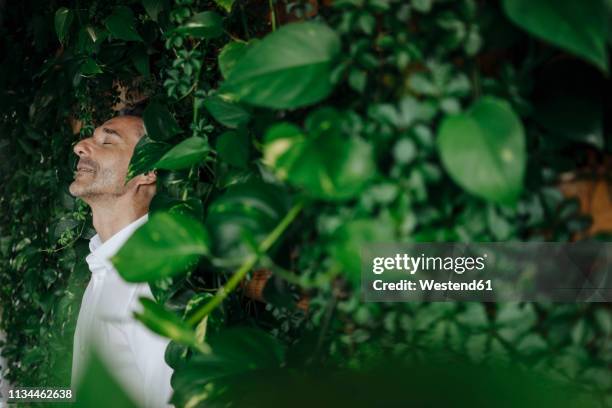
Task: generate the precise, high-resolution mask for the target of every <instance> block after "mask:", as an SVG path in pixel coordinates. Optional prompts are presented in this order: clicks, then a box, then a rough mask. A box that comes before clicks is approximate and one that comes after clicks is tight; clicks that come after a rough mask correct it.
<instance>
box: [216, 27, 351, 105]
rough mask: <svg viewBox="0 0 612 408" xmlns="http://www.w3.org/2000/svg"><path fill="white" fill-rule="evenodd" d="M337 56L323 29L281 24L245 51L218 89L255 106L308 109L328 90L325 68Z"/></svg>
mask: <svg viewBox="0 0 612 408" xmlns="http://www.w3.org/2000/svg"><path fill="white" fill-rule="evenodd" d="M339 52H340V39H339V37H338V35H337V34H336V33H335V32H334V31H333V30H332V29H331V28H329V27H328V26H326V25H324V24H321V23H313V22H303V23H292V24H287V25H285V26H283V27H281V28H280V29H278V30H277V31H275V32H273V33H271V34H268V35H267V36H266V37H265V38H264V39H263V40H261V41H259V42H258V43H257V44H254V45H253V46H252V47H249V50H248V51H247V52H246V53H245V54H244V56H243V57H242V58H240V60H238V62H237V63H236V65H235V66H234V67H233V69H232V70H231V72H230V74H229V77H228V78H227V80H226V82H225V83H224V84H223V85H222V88H221V90H222V92H227V93H229V94H232V95H234V96H235V97H237V98H238V99H240V100H243V101H245V102H248V103H250V104H253V105H256V106H264V107H269V108H276V109H286V108H297V107H300V106H306V105H311V104H313V103H316V102H318V101H320V100H321V99H323V98H325V97H326V96H328V95H329V94H330V92H331V91H332V81H331V70H332V68H333V67H334V64H335V58H336V56H337V55H338V53H339Z"/></svg>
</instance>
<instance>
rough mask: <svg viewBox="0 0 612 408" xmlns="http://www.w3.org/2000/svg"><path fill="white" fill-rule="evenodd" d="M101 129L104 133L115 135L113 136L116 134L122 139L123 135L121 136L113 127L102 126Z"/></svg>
mask: <svg viewBox="0 0 612 408" xmlns="http://www.w3.org/2000/svg"><path fill="white" fill-rule="evenodd" d="M102 131H103V132H104V133H106V134H109V135H115V136H118V137H120V138H122V139H123V136H121V134H120V133H119V132H117V131H116V130H115V129H111V128H107V127H104V128H102Z"/></svg>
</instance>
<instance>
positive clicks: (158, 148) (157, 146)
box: [126, 136, 171, 181]
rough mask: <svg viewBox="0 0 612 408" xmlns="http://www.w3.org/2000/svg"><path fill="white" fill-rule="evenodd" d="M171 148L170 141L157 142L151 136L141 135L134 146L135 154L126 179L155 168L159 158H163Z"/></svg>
mask: <svg viewBox="0 0 612 408" xmlns="http://www.w3.org/2000/svg"><path fill="white" fill-rule="evenodd" d="M170 148H171V145H169V144H168V143H163V142H156V141H155V140H152V139H151V138H149V136H143V137H141V138H140V140H139V141H138V144H137V145H136V147H135V148H134V154H133V155H132V158H131V160H130V165H129V167H128V173H127V177H126V181H129V180H131V179H132V178H134V177H135V176H137V175H139V174H143V173H146V172H147V171H151V170H153V169H155V165H156V164H157V162H158V161H159V159H161V157H162V156H163V155H164V154H166V152H167V151H168V150H170Z"/></svg>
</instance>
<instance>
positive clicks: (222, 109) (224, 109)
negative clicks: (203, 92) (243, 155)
mask: <svg viewBox="0 0 612 408" xmlns="http://www.w3.org/2000/svg"><path fill="white" fill-rule="evenodd" d="M204 107H205V108H206V110H207V111H208V113H210V114H211V116H212V117H213V118H215V120H216V121H217V122H219V123H221V124H222V125H225V126H227V127H228V128H232V129H235V128H237V127H239V126H241V125H244V124H245V123H247V122H248V121H249V119H250V117H251V115H250V114H249V112H247V111H246V110H245V109H244V108H242V107H241V106H240V105H238V104H237V103H233V102H228V101H226V100H224V99H223V98H221V97H219V96H210V97H208V98H206V99H205V100H204Z"/></svg>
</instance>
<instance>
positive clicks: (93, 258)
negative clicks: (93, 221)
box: [72, 214, 172, 408]
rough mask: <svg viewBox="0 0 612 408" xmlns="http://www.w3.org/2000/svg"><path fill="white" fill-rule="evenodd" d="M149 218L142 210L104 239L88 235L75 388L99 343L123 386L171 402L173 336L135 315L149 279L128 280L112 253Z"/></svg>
mask: <svg viewBox="0 0 612 408" xmlns="http://www.w3.org/2000/svg"><path fill="white" fill-rule="evenodd" d="M147 220H148V214H145V215H143V216H142V217H140V218H139V219H137V220H136V221H134V222H132V223H131V224H129V225H128V226H126V227H125V228H123V229H122V230H121V231H119V232H117V233H116V234H115V235H113V236H112V237H111V238H109V239H108V240H107V241H106V242H104V243H102V241H101V240H100V237H99V236H98V234H96V235H95V236H94V237H93V238H91V240H90V241H89V249H90V250H91V253H90V254H89V255H88V256H87V258H86V261H87V263H88V264H89V269H90V271H91V280H90V281H89V284H88V285H87V288H86V289H85V293H84V295H83V300H82V301H81V309H80V311H79V317H78V320H77V325H76V330H75V333H74V347H73V360H72V389H73V390H76V389H77V386H78V383H79V381H80V379H81V377H82V376H83V374H84V370H86V369H87V362H86V359H87V358H88V356H89V353H90V352H91V348H92V347H95V350H96V352H97V353H98V354H99V355H100V357H101V358H102V360H103V362H104V363H105V365H106V366H107V368H108V369H109V372H110V373H111V374H112V375H113V376H114V377H115V378H116V379H117V380H118V381H119V383H120V384H121V386H122V387H123V389H124V390H125V391H126V392H127V393H128V395H130V396H131V397H132V399H133V400H135V401H136V402H138V403H139V404H140V405H141V406H143V407H146V408H149V407H151V408H153V407H155V408H157V407H168V406H171V405H169V403H168V402H167V401H168V400H169V399H170V395H171V392H172V388H171V386H170V376H171V375H172V369H171V368H170V367H169V366H168V365H167V364H166V362H165V360H164V353H165V350H166V346H167V345H168V342H169V340H168V339H165V338H163V337H161V336H159V335H157V334H156V333H153V332H152V331H150V330H149V329H148V328H146V327H145V326H144V325H143V324H142V323H140V322H139V321H137V320H136V319H135V318H134V317H133V312H134V311H140V310H142V306H141V305H140V302H139V301H138V298H139V297H141V296H146V297H149V298H153V296H152V294H151V290H150V289H149V285H148V284H146V283H141V284H133V283H128V282H126V281H125V280H123V278H121V276H120V275H119V274H118V272H117V270H116V269H115V268H114V267H113V265H112V263H111V262H110V260H109V258H110V257H112V256H113V255H115V253H116V252H117V251H118V250H119V248H121V246H122V245H123V244H124V243H125V241H127V239H128V238H129V237H130V236H131V235H132V234H133V233H134V231H135V230H136V229H137V228H138V227H140V226H141V225H142V224H144V223H145V222H146V221H147Z"/></svg>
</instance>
